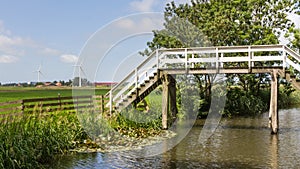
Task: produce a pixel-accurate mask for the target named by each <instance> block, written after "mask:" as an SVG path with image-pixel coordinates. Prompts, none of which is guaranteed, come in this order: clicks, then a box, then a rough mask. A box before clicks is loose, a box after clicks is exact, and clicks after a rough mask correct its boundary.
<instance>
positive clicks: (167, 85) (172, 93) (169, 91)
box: [162, 74, 177, 130]
mask: <svg viewBox="0 0 300 169" xmlns="http://www.w3.org/2000/svg"><path fill="white" fill-rule="evenodd" d="M162 88H163V91H162V129H163V130H166V129H168V115H171V120H172V122H173V121H174V120H175V119H176V114H177V106H176V80H175V79H174V78H173V77H172V76H171V75H168V74H164V75H163V76H162ZM170 110H171V113H170ZM169 119H170V118H169Z"/></svg>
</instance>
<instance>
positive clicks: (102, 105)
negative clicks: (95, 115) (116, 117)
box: [101, 95, 104, 113]
mask: <svg viewBox="0 0 300 169" xmlns="http://www.w3.org/2000/svg"><path fill="white" fill-rule="evenodd" d="M101 113H104V96H103V95H101Z"/></svg>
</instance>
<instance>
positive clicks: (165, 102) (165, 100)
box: [162, 74, 169, 130]
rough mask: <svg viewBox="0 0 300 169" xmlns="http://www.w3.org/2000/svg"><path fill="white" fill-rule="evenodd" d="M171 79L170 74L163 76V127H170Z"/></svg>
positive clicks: (165, 128) (164, 128)
mask: <svg viewBox="0 0 300 169" xmlns="http://www.w3.org/2000/svg"><path fill="white" fill-rule="evenodd" d="M168 85H169V81H168V75H167V74H165V75H163V76H162V90H163V91H162V129H163V130H167V129H168V114H169V87H168Z"/></svg>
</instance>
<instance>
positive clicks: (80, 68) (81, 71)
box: [73, 62, 85, 87]
mask: <svg viewBox="0 0 300 169" xmlns="http://www.w3.org/2000/svg"><path fill="white" fill-rule="evenodd" d="M73 67H77V68H78V81H79V82H78V83H79V87H81V86H82V77H81V73H83V74H84V75H85V73H84V71H83V69H82V62H81V63H80V64H76V65H73Z"/></svg>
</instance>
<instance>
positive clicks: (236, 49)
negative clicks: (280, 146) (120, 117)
mask: <svg viewBox="0 0 300 169" xmlns="http://www.w3.org/2000/svg"><path fill="white" fill-rule="evenodd" d="M299 63H300V55H299V54H298V53H297V52H295V51H293V50H292V49H290V48H289V47H287V46H285V45H257V46H217V47H198V48H178V49H158V50H156V51H154V52H153V53H152V54H151V55H150V56H149V57H148V58H146V59H145V60H144V61H143V62H142V63H141V64H140V65H139V66H137V67H135V68H133V70H132V72H130V73H129V74H128V75H127V76H126V77H124V79H123V80H122V81H120V82H119V83H118V84H117V85H115V86H114V87H113V88H112V89H111V90H110V91H109V93H108V94H107V96H108V97H109V100H110V101H109V103H108V104H107V106H109V107H110V112H113V111H121V110H122V109H124V108H126V107H127V106H129V105H130V104H133V103H134V104H137V103H138V102H139V101H141V100H142V99H143V98H144V97H146V96H147V95H148V94H149V93H150V92H151V91H153V90H154V89H155V88H156V87H157V86H159V85H160V84H162V83H163V82H162V80H161V79H162V78H163V75H168V74H169V75H170V74H232V73H235V74H237V73H240V74H251V73H270V74H274V76H276V78H275V79H277V75H281V76H283V77H284V78H287V79H288V80H290V81H291V82H294V85H296V86H297V83H295V82H296V80H295V79H290V77H289V74H288V73H287V72H288V71H287V69H288V68H289V67H293V68H294V70H296V71H299V72H300V65H299ZM274 72H275V73H274ZM272 79H274V78H272ZM276 85H277V82H276ZM299 86H300V85H299ZM276 97H277V90H276ZM276 104H277V103H276ZM276 107H277V105H276ZM276 111H277V108H276ZM270 118H271V117H270ZM274 132H277V131H274Z"/></svg>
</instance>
